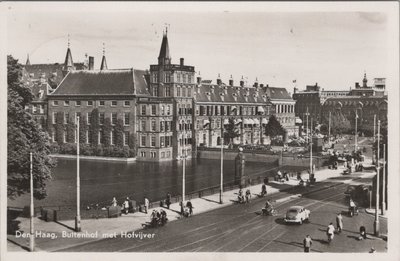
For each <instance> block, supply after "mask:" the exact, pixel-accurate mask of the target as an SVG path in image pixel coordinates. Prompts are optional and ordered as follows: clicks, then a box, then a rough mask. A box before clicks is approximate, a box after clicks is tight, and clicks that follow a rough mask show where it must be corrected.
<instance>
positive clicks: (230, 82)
mask: <svg viewBox="0 0 400 261" xmlns="http://www.w3.org/2000/svg"><path fill="white" fill-rule="evenodd" d="M229 86H233V77H232V74H231V78H229Z"/></svg>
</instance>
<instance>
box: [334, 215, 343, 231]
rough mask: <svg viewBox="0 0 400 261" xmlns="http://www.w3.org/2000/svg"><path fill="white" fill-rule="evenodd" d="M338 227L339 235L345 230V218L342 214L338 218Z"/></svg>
mask: <svg viewBox="0 0 400 261" xmlns="http://www.w3.org/2000/svg"><path fill="white" fill-rule="evenodd" d="M336 227H337V228H336V229H337V231H338V233H341V232H342V230H343V217H342V214H341V213H339V214H337V216H336Z"/></svg>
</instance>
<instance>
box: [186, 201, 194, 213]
mask: <svg viewBox="0 0 400 261" xmlns="http://www.w3.org/2000/svg"><path fill="white" fill-rule="evenodd" d="M186 207H187V208H188V209H189V215H193V205H192V202H191V201H190V199H189V201H188V202H187V203H186Z"/></svg>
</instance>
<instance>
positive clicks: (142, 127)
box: [141, 120, 146, 131]
mask: <svg viewBox="0 0 400 261" xmlns="http://www.w3.org/2000/svg"><path fill="white" fill-rule="evenodd" d="M141 123H142V125H141V131H146V121H145V120H142V122H141Z"/></svg>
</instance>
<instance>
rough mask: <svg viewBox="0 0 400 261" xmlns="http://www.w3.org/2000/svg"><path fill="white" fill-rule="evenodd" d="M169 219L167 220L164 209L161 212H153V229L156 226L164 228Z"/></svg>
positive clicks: (151, 217) (151, 222) (151, 216)
mask: <svg viewBox="0 0 400 261" xmlns="http://www.w3.org/2000/svg"><path fill="white" fill-rule="evenodd" d="M167 221H168V218H167V212H165V210H164V209H161V210H155V209H154V210H153V212H152V213H151V215H150V224H151V226H153V227H156V226H159V225H161V226H163V225H165V223H167Z"/></svg>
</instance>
